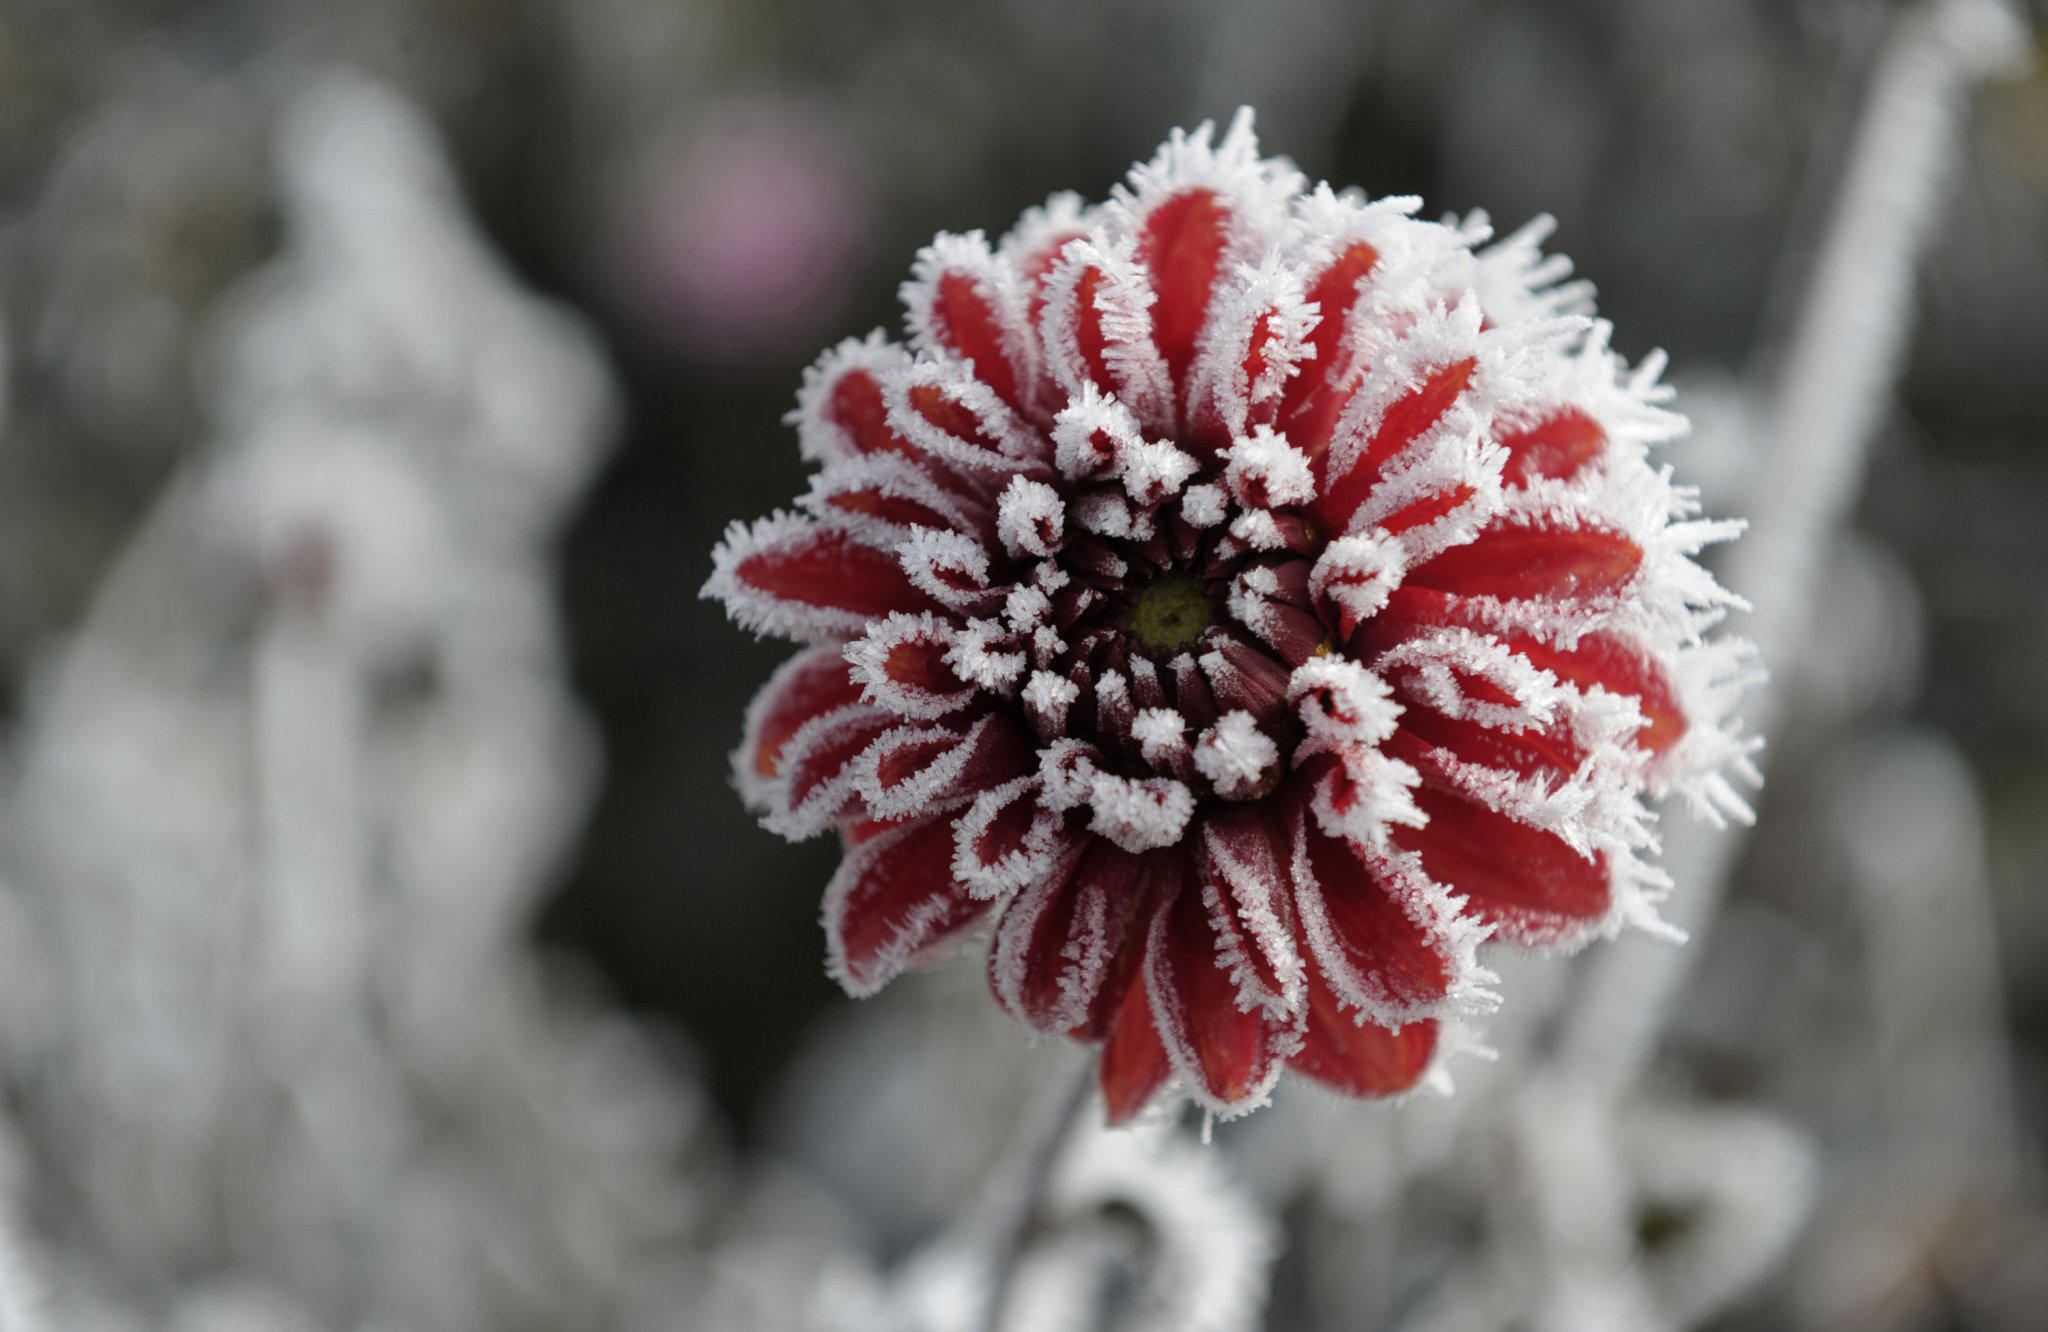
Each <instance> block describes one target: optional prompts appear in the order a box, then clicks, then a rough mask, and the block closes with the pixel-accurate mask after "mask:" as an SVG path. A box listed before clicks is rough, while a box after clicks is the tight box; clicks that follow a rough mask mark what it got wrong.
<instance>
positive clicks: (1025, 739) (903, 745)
mask: <svg viewBox="0 0 2048 1332" xmlns="http://www.w3.org/2000/svg"><path fill="white" fill-rule="evenodd" d="M1034 752H1035V749H1034V746H1033V745H1032V743H1031V737H1030V736H1029V735H1028V734H1026V733H1025V732H1024V730H1023V728H1022V727H1020V726H1019V725H1018V724H1017V723H1016V722H1015V721H1014V720H1012V719H1011V718H1009V717H1007V716H1004V715H1001V714H990V715H988V716H985V717H983V718H982V719H981V720H979V721H977V722H976V723H975V724H974V727H973V729H972V730H970V731H968V732H967V733H966V734H965V735H962V734H960V733H959V732H958V731H954V730H951V729H948V728H946V727H942V726H929V727H917V726H906V727H902V728H900V729H898V730H895V731H891V732H890V733H888V734H887V735H884V736H882V737H880V738H879V739H877V740H876V741H875V742H874V743H873V744H872V745H870V746H869V747H868V749H867V751H866V752H865V753H863V754H862V755H861V757H860V764H859V768H858V773H859V776H858V778H857V779H856V783H855V784H856V786H857V787H858V789H859V791H860V793H861V796H862V798H863V799H865V800H866V801H867V803H868V812H869V813H870V814H873V815H874V816H875V817H877V818H903V817H905V816H907V815H910V814H915V813H919V812H923V811H929V810H935V809H945V808H950V807H953V806H957V805H961V804H965V803H966V802H967V801H968V800H970V799H972V798H973V797H974V796H975V795H976V794H977V793H978V792H981V791H984V790H987V789H988V788H989V787H992V786H1000V785H1002V784H1003V783H1005V782H1008V781H1010V780H1012V779H1014V778H1017V777H1021V776H1023V775H1024V774H1025V773H1026V772H1028V771H1030V769H1031V767H1032V759H1033V755H1034Z"/></svg>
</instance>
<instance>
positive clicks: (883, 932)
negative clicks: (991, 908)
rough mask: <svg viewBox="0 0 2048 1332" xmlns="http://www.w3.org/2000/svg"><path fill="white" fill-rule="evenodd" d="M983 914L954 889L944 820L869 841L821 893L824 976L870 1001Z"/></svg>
mask: <svg viewBox="0 0 2048 1332" xmlns="http://www.w3.org/2000/svg"><path fill="white" fill-rule="evenodd" d="M987 908H988V904H987V903H986V902H978V901H976V900H975V899H973V898H971V897H969V896H968V895H967V894H966V892H965V891H963V890H962V889H961V888H960V886H959V885H958V884H956V883H955V882H954V881H953V828H952V823H951V821H950V820H948V819H946V818H944V817H938V818H928V819H923V820H920V821H919V822H917V823H913V824H909V825H907V826H905V827H903V828H901V830H900V831H894V832H886V833H882V834H880V835H878V836H875V837H871V838H869V839H867V840H866V841H863V842H861V843H860V844H859V845H858V846H855V847H853V848H852V849H851V850H849V851H848V852H847V853H846V859H845V861H843V862H842V863H841V864H840V866H839V872H838V873H837V874H835V875H833V876H832V882H831V884H830V885H829V886H828V887H827V888H826V889H825V939H826V950H827V969H828V970H829V971H830V972H831V974H832V976H833V978H834V979H835V980H837V981H838V982H839V983H840V984H841V985H843V986H845V987H846V990H847V992H848V993H849V994H854V995H863V994H872V993H874V992H875V991H876V990H879V989H880V988H881V987H882V986H884V985H886V984H888V983H889V982H890V981H891V980H893V979H895V978H896V976H898V975H899V974H901V973H902V971H903V970H904V969H905V968H906V967H909V966H912V965H914V964H915V963H916V962H917V961H918V960H919V959H920V955H922V954H929V953H930V952H931V951H932V950H933V949H935V948H936V947H937V946H938V945H940V944H942V943H944V942H946V941H947V940H949V939H951V938H953V937H955V936H957V935H958V934H960V933H961V932H962V931H964V930H966V929H967V928H968V927H969V926H971V925H973V924H974V923H975V921H976V920H978V919H979V918H980V917H981V915H982V913H983V912H984V911H986V910H987Z"/></svg>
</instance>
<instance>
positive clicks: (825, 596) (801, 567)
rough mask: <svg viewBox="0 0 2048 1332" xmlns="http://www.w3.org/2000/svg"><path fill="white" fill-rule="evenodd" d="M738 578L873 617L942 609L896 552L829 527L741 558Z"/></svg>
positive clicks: (808, 602) (795, 598)
mask: <svg viewBox="0 0 2048 1332" xmlns="http://www.w3.org/2000/svg"><path fill="white" fill-rule="evenodd" d="M733 577H734V578H735V579H737V580H738V581H739V582H740V583H742V584H743V585H745V586H746V587H749V588H751V589H753V590H755V591H757V592H765V593H767V594H768V595H769V596H772V597H776V598H778V599H780V600H782V601H789V602H794V603H796V604H798V605H802V606H821V607H825V608H827V609H831V610H843V611H851V612H853V613H854V614H856V615H860V616H863V617H865V618H867V619H870V620H879V619H881V618H882V617H884V616H886V615H888V614H889V612H891V611H911V612H917V611H928V610H935V609H937V606H936V604H935V603H934V602H933V601H932V599H931V598H930V597H928V596H926V595H925V594H924V593H923V592H921V591H919V590H918V588H917V587H916V586H915V585H914V584H912V583H911V581H910V579H909V577H908V576H907V575H905V574H904V572H903V567H902V566H901V565H899V564H898V563H897V562H896V558H895V556H893V555H890V554H888V553H886V552H884V551H879V550H876V549H875V548H874V547H873V546H869V545H864V544H862V543H861V542H859V541H856V540H854V539H853V538H852V537H851V536H849V535H847V534H846V533H844V532H841V531H838V530H836V529H834V528H829V527H815V528H812V529H810V530H809V531H806V532H803V533H800V534H798V535H795V536H792V537H790V538H788V539H786V540H783V541H778V542H776V543H775V544H774V545H771V546H764V547H763V548H762V549H760V550H757V551H755V552H754V553H753V554H751V555H749V556H747V557H746V558H745V559H743V560H741V561H740V562H739V567H738V568H736V569H734V570H733Z"/></svg>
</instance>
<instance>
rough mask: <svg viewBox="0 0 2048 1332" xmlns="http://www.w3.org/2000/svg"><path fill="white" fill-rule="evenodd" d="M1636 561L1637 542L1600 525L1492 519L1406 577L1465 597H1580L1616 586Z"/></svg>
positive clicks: (1640, 558)
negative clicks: (1468, 539) (1556, 525)
mask: <svg viewBox="0 0 2048 1332" xmlns="http://www.w3.org/2000/svg"><path fill="white" fill-rule="evenodd" d="M1642 562H1643V551H1642V547H1640V546H1638V545H1636V543H1635V542H1633V541H1631V540H1629V539H1628V538H1627V537H1625V536H1623V535H1621V534H1620V533H1619V532H1610V531H1607V530H1606V529H1604V528H1599V527H1565V528H1540V527H1524V526H1521V525H1520V524H1515V523H1495V524H1494V525H1493V526H1491V527H1489V528H1487V529H1486V530H1485V531H1484V532H1481V533H1480V534H1479V537H1478V539H1477V540H1475V541H1471V542H1469V543H1467V544H1465V545H1462V546H1453V547H1451V548H1450V549H1449V550H1446V551H1444V552H1443V553H1441V554H1439V555H1437V556H1436V557H1435V558H1434V559H1431V560H1430V561H1429V562H1428V563H1426V564H1424V565H1422V566H1421V567H1419V568H1417V569H1414V570H1412V571H1410V573H1409V575H1408V583H1409V584H1410V585H1411V586H1414V587H1425V588H1437V589H1440V590H1442V591H1446V592H1456V593H1459V594H1461V595H1464V596H1468V597H1499V598H1502V599H1504V600H1520V599H1523V598H1542V599H1544V600H1548V601H1585V600H1591V599H1593V598H1595V597H1600V596H1604V595H1606V594H1608V593H1611V592H1614V591H1616V590H1618V589H1619V588H1620V587H1621V586H1622V585H1623V584H1624V583H1626V582H1627V581H1628V580H1629V578H1630V577H1631V576H1633V575H1634V573H1635V571H1636V568H1637V566H1639V565H1640V564H1641V563H1642Z"/></svg>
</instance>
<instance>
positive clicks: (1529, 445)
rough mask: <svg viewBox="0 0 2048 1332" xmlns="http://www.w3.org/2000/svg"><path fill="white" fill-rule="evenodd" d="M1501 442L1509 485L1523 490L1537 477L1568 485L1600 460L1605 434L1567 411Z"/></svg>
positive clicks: (1587, 419) (1570, 409) (1580, 415)
mask: <svg viewBox="0 0 2048 1332" xmlns="http://www.w3.org/2000/svg"><path fill="white" fill-rule="evenodd" d="M1500 442H1501V444H1502V445H1503V446H1505V447H1506V449H1507V451H1508V462H1507V470H1506V472H1505V473H1504V475H1505V477H1506V480H1507V482H1508V484H1509V485H1515V486H1525V485H1527V484H1529V482H1531V481H1534V480H1536V479H1537V478H1538V477H1547V478H1549V479H1550V480H1553V481H1568V480H1570V479H1571V478H1572V477H1574V476H1577V475H1578V474H1579V472H1580V471H1581V470H1582V469H1583V468H1584V467H1585V466H1586V465H1587V464H1588V463H1590V462H1592V461H1593V460H1594V459H1595V458H1597V457H1599V456H1600V450H1601V449H1603V448H1604V447H1606V444H1607V432H1606V431H1605V430H1602V429H1601V428H1600V423H1599V422H1598V421H1595V420H1594V419H1593V418H1592V417H1590V416H1588V415H1586V413H1584V412H1582V411H1580V410H1579V409H1578V408H1576V407H1566V408H1563V409H1562V410H1560V411H1558V412H1556V413H1554V414H1552V415H1550V416H1546V417H1545V418H1544V419H1543V420H1541V421H1539V422H1537V423H1536V424H1535V425H1533V426H1530V427H1528V428H1527V429H1525V430H1516V431H1511V432H1509V433H1508V434H1505V435H1502V436H1501V440H1500Z"/></svg>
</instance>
